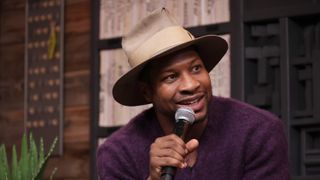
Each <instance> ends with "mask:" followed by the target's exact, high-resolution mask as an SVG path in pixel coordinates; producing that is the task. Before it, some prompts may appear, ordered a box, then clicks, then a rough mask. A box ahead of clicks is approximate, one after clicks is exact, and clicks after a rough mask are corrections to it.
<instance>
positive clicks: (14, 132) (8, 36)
mask: <svg viewBox="0 0 320 180" xmlns="http://www.w3.org/2000/svg"><path fill="white" fill-rule="evenodd" d="M65 3H66V8H65V55H64V56H65V63H64V64H65V67H64V70H65V89H64V91H65V108H64V113H65V114H64V142H63V143H64V154H63V156H61V157H54V158H52V159H51V160H50V161H49V163H48V166H47V168H46V172H45V179H49V175H50V173H51V170H52V168H53V167H57V168H58V171H57V174H56V176H55V179H89V162H90V160H89V159H90V158H89V154H90V153H89V152H90V147H89V137H90V136H89V122H90V121H89V111H90V108H89V91H90V79H89V77H90V72H89V69H90V65H89V63H90V31H91V29H90V24H91V22H90V21H91V20H90V14H91V12H90V4H91V1H89V0H66V1H65ZM0 13H1V22H0V33H1V34H0V59H1V60H0V71H1V72H0V142H1V143H3V142H4V143H6V144H7V145H8V148H10V147H11V146H12V145H13V144H16V145H18V149H19V144H20V139H21V136H22V133H23V128H24V122H23V120H24V117H23V116H24V111H23V101H24V99H23V82H24V41H25V1H24V0H4V1H1V12H0Z"/></svg>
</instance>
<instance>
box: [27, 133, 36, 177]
mask: <svg viewBox="0 0 320 180" xmlns="http://www.w3.org/2000/svg"><path fill="white" fill-rule="evenodd" d="M29 141H30V152H29V153H30V172H31V177H34V176H35V174H36V172H37V169H38V151H37V146H36V143H35V141H34V139H33V136H32V134H30V140H29Z"/></svg>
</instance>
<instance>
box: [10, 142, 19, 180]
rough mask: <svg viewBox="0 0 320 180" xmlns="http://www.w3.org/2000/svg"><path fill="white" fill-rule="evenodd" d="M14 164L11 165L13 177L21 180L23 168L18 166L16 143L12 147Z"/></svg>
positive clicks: (14, 179) (15, 179)
mask: <svg viewBox="0 0 320 180" xmlns="http://www.w3.org/2000/svg"><path fill="white" fill-rule="evenodd" d="M11 163H12V165H11V178H12V180H21V170H20V169H19V166H18V158H17V151H16V146H15V145H14V146H13V148H12V162H11Z"/></svg>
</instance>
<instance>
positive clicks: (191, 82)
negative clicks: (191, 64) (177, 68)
mask: <svg viewBox="0 0 320 180" xmlns="http://www.w3.org/2000/svg"><path fill="white" fill-rule="evenodd" d="M199 86H200V82H199V81H198V80H197V79H196V78H195V77H194V76H193V75H191V74H189V73H184V74H182V75H181V81H180V85H179V91H180V92H181V93H192V92H194V91H195V90H197V89H198V88H199Z"/></svg>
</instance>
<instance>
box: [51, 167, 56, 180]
mask: <svg viewBox="0 0 320 180" xmlns="http://www.w3.org/2000/svg"><path fill="white" fill-rule="evenodd" d="M57 170H58V168H56V167H55V168H54V169H53V171H52V172H51V175H50V180H53V176H54V175H55V174H56V172H57Z"/></svg>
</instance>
